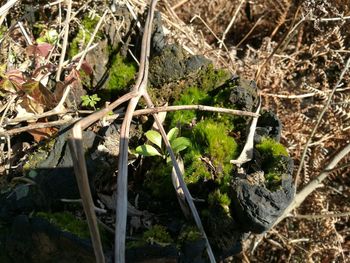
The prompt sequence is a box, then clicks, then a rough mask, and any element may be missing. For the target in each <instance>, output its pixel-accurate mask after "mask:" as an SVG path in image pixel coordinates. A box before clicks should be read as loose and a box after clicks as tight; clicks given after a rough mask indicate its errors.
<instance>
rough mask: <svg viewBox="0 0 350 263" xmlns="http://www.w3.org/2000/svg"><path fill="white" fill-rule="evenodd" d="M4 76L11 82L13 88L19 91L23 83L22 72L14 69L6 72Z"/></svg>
mask: <svg viewBox="0 0 350 263" xmlns="http://www.w3.org/2000/svg"><path fill="white" fill-rule="evenodd" d="M6 75H7V79H8V80H9V81H11V83H12V84H13V86H15V87H16V89H17V90H20V89H21V86H22V85H23V83H24V82H25V76H24V75H23V72H22V71H19V70H18V69H14V70H10V71H8V72H6Z"/></svg>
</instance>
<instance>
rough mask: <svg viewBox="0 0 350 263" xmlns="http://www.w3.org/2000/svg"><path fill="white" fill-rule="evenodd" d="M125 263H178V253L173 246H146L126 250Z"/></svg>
mask: <svg viewBox="0 0 350 263" xmlns="http://www.w3.org/2000/svg"><path fill="white" fill-rule="evenodd" d="M126 262H130V263H131V262H143V263H146V262H149V263H151V262H152V263H153V262H169V263H170V262H171V263H176V262H178V251H177V249H176V247H175V246H174V245H168V246H160V245H157V244H153V245H151V244H148V245H145V246H141V247H135V248H129V249H127V250H126Z"/></svg>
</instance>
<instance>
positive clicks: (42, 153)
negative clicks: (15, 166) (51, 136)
mask: <svg viewBox="0 0 350 263" xmlns="http://www.w3.org/2000/svg"><path fill="white" fill-rule="evenodd" d="M54 144H55V140H50V141H48V142H47V143H46V144H44V145H42V146H40V147H39V148H38V150H36V151H35V152H34V153H32V154H30V155H29V157H28V161H27V162H26V163H25V164H24V166H23V170H24V172H29V171H30V170H33V169H35V168H36V166H37V165H38V164H39V163H40V162H41V161H43V160H45V159H46V158H47V156H48V155H49V153H50V151H51V150H52V148H53V146H54Z"/></svg>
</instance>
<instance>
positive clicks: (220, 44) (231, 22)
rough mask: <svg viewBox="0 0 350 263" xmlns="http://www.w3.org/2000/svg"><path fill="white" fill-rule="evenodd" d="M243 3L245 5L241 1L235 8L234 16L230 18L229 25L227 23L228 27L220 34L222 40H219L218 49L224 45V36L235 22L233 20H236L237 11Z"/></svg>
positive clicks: (242, 0) (243, 1) (243, 0)
mask: <svg viewBox="0 0 350 263" xmlns="http://www.w3.org/2000/svg"><path fill="white" fill-rule="evenodd" d="M244 3H245V0H241V1H240V2H239V4H238V6H237V8H236V11H235V13H234V15H233V16H232V18H231V21H230V23H229V24H228V26H227V27H226V29H225V31H224V33H223V34H222V38H221V39H220V41H219V49H221V48H222V45H223V44H224V41H225V38H226V35H227V33H228V32H229V31H230V29H231V27H232V25H233V23H234V22H235V20H236V18H237V15H238V13H239V11H240V10H241V8H242V5H243V4H244Z"/></svg>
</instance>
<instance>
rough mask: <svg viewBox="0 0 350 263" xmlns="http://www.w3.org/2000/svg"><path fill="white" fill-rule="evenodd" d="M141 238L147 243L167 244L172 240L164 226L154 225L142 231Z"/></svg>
mask: <svg viewBox="0 0 350 263" xmlns="http://www.w3.org/2000/svg"><path fill="white" fill-rule="evenodd" d="M143 240H145V241H146V242H147V243H151V244H153V243H157V244H158V245H164V246H166V245H168V244H170V243H172V242H173V240H172V238H171V237H170V234H169V233H168V231H167V230H166V228H165V227H164V226H161V225H154V226H152V227H151V228H150V229H149V230H147V231H145V232H144V233H143Z"/></svg>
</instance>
